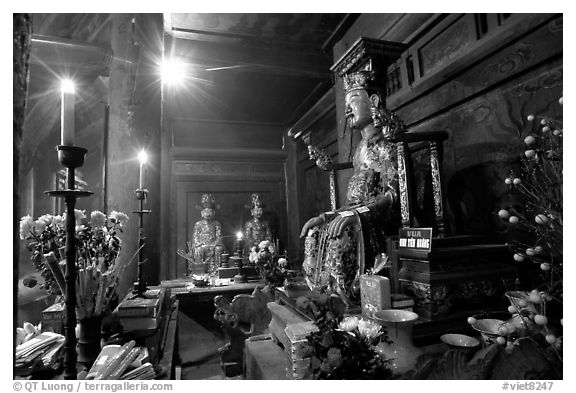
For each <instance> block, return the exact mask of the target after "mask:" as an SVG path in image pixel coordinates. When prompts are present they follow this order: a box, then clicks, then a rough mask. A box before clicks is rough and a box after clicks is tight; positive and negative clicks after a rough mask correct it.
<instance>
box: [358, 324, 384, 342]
mask: <svg viewBox="0 0 576 393" xmlns="http://www.w3.org/2000/svg"><path fill="white" fill-rule="evenodd" d="M358 332H360V336H361V337H364V338H366V339H368V340H372V339H374V338H376V337H378V336H379V335H380V334H381V333H382V326H381V325H380V324H378V323H376V322H372V321H369V320H367V319H361V320H360V322H358Z"/></svg>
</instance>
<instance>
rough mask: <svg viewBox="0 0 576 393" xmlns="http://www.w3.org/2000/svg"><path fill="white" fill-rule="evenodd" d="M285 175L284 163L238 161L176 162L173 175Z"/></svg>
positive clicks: (273, 176)
mask: <svg viewBox="0 0 576 393" xmlns="http://www.w3.org/2000/svg"><path fill="white" fill-rule="evenodd" d="M283 173H284V167H283V165H282V163H264V164H263V163H249V162H238V161H226V162H214V161H174V162H173V163H172V174H173V175H176V176H178V175H186V176H201V177H202V176H207V177H213V176H224V177H228V176H229V177H242V176H243V177H266V178H279V177H282V176H283Z"/></svg>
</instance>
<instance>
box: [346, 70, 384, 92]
mask: <svg viewBox="0 0 576 393" xmlns="http://www.w3.org/2000/svg"><path fill="white" fill-rule="evenodd" d="M342 79H343V81H344V91H345V92H346V93H349V92H351V91H352V90H357V89H376V88H378V86H377V84H376V78H375V76H374V71H357V72H352V73H350V74H346V75H344V76H343V77H342Z"/></svg>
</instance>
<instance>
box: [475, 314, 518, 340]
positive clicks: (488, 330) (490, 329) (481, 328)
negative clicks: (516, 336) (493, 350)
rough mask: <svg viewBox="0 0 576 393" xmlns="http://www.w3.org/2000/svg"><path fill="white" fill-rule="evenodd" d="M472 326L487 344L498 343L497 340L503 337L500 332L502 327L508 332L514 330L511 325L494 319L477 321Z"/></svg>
mask: <svg viewBox="0 0 576 393" xmlns="http://www.w3.org/2000/svg"><path fill="white" fill-rule="evenodd" d="M471 326H472V328H473V329H474V330H476V331H478V332H480V334H481V337H482V341H483V342H484V343H485V344H492V343H494V342H496V338H497V337H498V336H500V335H501V334H500V331H499V330H500V328H501V327H505V328H506V329H507V331H511V330H513V329H514V328H513V327H512V325H511V324H510V323H508V322H506V321H503V320H501V319H493V318H484V319H477V320H476V321H475V322H474V323H473V324H472V325H471Z"/></svg>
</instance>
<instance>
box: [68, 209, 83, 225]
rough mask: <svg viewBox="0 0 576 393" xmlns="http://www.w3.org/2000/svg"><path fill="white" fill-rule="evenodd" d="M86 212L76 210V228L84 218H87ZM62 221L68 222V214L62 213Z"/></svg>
mask: <svg viewBox="0 0 576 393" xmlns="http://www.w3.org/2000/svg"><path fill="white" fill-rule="evenodd" d="M85 211H86V210H78V209H74V219H75V220H76V226H78V225H80V224H81V223H82V219H83V218H86V214H85ZM62 220H63V221H66V212H64V213H62Z"/></svg>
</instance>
